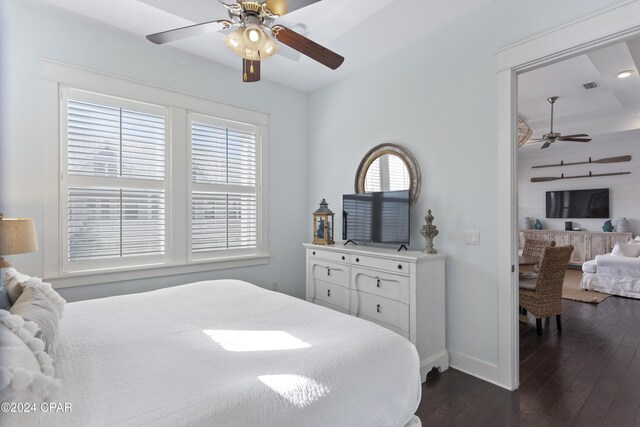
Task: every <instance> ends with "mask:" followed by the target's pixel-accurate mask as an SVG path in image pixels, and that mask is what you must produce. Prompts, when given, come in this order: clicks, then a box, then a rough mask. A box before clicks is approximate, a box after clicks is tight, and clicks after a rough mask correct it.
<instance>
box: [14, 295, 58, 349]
mask: <svg viewBox="0 0 640 427" xmlns="http://www.w3.org/2000/svg"><path fill="white" fill-rule="evenodd" d="M9 312H10V313H11V314H17V315H18V316H20V317H22V318H23V319H24V320H30V321H32V322H35V323H36V324H37V325H38V328H39V329H40V330H39V331H38V332H37V333H36V334H35V336H36V338H40V339H41V340H42V341H43V342H44V345H45V351H46V352H47V354H48V355H49V356H51V357H52V358H54V359H55V357H56V348H57V347H58V329H59V328H58V325H59V323H60V317H61V316H60V312H59V311H58V307H57V306H56V305H55V304H54V303H53V302H52V301H51V300H50V299H49V298H48V297H47V296H46V295H45V293H44V291H43V290H42V289H41V288H38V287H26V288H24V290H23V291H22V295H20V298H18V300H17V301H16V303H15V304H13V305H12V306H11V309H10V310H9Z"/></svg>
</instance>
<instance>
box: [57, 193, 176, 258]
mask: <svg viewBox="0 0 640 427" xmlns="http://www.w3.org/2000/svg"><path fill="white" fill-rule="evenodd" d="M164 209H165V208H164V191H153V190H125V189H113V188H96V187H93V188H86V187H85V188H78V187H70V188H69V195H68V227H67V235H68V245H69V251H68V259H69V261H86V260H96V259H105V258H116V257H124V256H136V255H160V254H164V245H165V232H164V230H165V224H164V221H165V215H164Z"/></svg>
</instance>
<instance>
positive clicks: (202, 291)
mask: <svg viewBox="0 0 640 427" xmlns="http://www.w3.org/2000/svg"><path fill="white" fill-rule="evenodd" d="M54 367H55V371H56V376H57V377H59V378H60V379H61V382H62V388H61V390H60V391H59V392H58V395H57V397H56V399H55V400H56V401H57V402H68V403H71V404H72V412H70V413H69V412H64V411H61V412H59V413H48V414H43V415H42V416H41V417H40V425H42V426H63V425H64V426H70V425H73V426H89V425H118V426H138V425H153V426H212V425H216V426H218V425H229V426H253V425H264V426H289V425H290V426H358V425H361V426H399V427H402V426H405V425H407V426H408V425H412V426H419V425H420V420H419V419H418V418H417V417H415V416H414V413H415V411H416V409H417V407H418V404H419V401H420V397H421V384H420V382H421V381H420V374H419V363H418V355H417V352H416V350H415V348H414V346H413V345H412V344H411V343H410V342H409V341H407V340H406V339H405V338H403V337H401V336H400V335H397V334H396V333H394V332H391V331H388V330H387V329H384V328H382V327H380V326H378V325H375V324H373V323H370V322H367V321H364V320H362V319H358V318H355V317H351V316H347V315H343V314H340V313H336V312H335V311H333V310H329V309H326V308H324V307H320V306H317V305H313V304H310V303H307V302H305V301H302V300H299V299H296V298H293V297H290V296H287V295H283V294H279V293H276V292H271V291H268V290H265V289H261V288H259V287H257V286H255V285H252V284H250V283H247V282H242V281H237V280H216V281H206V282H198V283H192V284H188V285H182V286H176V287H172V288H166V289H161V290H156V291H152V292H146V293H141V294H133V295H124V296H116V297H110V298H104V299H97V300H89V301H82V302H74V303H68V304H66V306H65V311H64V318H63V319H62V321H61V323H60V342H59V345H58V349H57V354H56V356H55V362H54Z"/></svg>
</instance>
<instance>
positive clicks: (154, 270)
mask: <svg viewBox="0 0 640 427" xmlns="http://www.w3.org/2000/svg"><path fill="white" fill-rule="evenodd" d="M268 262H269V255H249V256H239V257H228V258H218V259H216V260H211V259H208V260H202V261H192V262H190V263H189V264H179V265H167V264H154V265H145V266H135V267H125V268H118V269H111V270H108V271H106V270H93V271H79V272H75V273H65V274H63V275H59V276H49V277H45V278H44V279H43V280H44V281H46V282H50V283H51V284H52V286H53V287H54V288H56V289H61V288H71V287H76V286H86V285H97V284H100V283H110V282H123V281H126V280H137V279H149V278H153V277H161V276H173V275H179V274H189V273H200V272H203V271H215V270H224V269H228V268H238V267H252V266H255V265H264V264H267V263H268Z"/></svg>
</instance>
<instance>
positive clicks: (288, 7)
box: [265, 0, 320, 16]
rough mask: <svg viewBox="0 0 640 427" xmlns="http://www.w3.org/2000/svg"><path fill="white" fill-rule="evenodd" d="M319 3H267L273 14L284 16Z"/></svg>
mask: <svg viewBox="0 0 640 427" xmlns="http://www.w3.org/2000/svg"><path fill="white" fill-rule="evenodd" d="M319 1H320V0H267V1H266V2H265V3H266V4H267V8H268V9H269V10H270V11H271V13H273V14H275V15H280V16H282V15H284V14H286V13H289V12H293V11H294V10H298V9H302V8H303V7H305V6H309V5H310V4H313V3H317V2H319Z"/></svg>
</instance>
